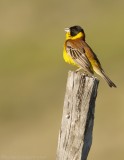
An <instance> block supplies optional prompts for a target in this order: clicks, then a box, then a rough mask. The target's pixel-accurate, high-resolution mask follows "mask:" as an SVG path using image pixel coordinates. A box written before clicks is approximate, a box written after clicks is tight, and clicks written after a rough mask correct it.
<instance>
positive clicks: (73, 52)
mask: <svg viewBox="0 0 124 160" xmlns="http://www.w3.org/2000/svg"><path fill="white" fill-rule="evenodd" d="M66 52H67V54H69V55H70V56H71V58H72V59H73V61H74V62H75V63H76V64H78V65H79V66H80V67H81V68H83V69H84V70H85V71H88V72H90V73H92V74H93V69H92V65H91V63H90V61H89V60H88V58H87V56H86V54H85V50H84V46H83V43H82V40H67V41H66Z"/></svg>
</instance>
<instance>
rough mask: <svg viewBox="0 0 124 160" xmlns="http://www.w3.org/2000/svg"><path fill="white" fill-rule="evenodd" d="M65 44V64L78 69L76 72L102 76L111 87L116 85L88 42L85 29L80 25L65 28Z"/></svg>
mask: <svg viewBox="0 0 124 160" xmlns="http://www.w3.org/2000/svg"><path fill="white" fill-rule="evenodd" d="M65 32H66V35H65V43H64V49H63V58H64V60H65V62H67V63H69V64H72V65H75V66H77V67H78V69H77V70H76V72H79V71H80V70H83V71H84V73H87V74H90V75H92V76H93V75H94V72H95V73H97V74H98V75H99V76H101V77H102V78H103V79H104V80H105V81H106V82H107V83H108V85H109V86H110V87H116V85H115V84H114V83H113V82H112V81H111V80H110V78H109V77H108V76H107V75H106V73H105V71H104V70H103V68H102V65H101V63H100V61H99V59H98V58H97V56H96V54H95V53H94V51H93V50H92V49H91V47H90V46H89V45H88V44H87V42H86V40H85V39H86V36H85V32H84V29H83V28H82V27H80V26H78V25H75V26H72V27H69V28H65Z"/></svg>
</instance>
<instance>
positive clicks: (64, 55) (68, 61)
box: [63, 45, 78, 67]
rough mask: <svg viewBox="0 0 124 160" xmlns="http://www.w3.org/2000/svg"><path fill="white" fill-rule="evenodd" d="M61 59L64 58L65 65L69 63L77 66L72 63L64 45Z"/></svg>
mask: <svg viewBox="0 0 124 160" xmlns="http://www.w3.org/2000/svg"><path fill="white" fill-rule="evenodd" d="M63 58H64V60H65V62H66V63H69V64H72V65H75V66H77V64H76V63H75V62H74V61H73V59H72V58H71V56H70V55H69V54H68V53H67V52H66V48H65V45H64V50H63ZM77 67H78V66H77Z"/></svg>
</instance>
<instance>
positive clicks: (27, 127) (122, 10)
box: [0, 0, 124, 160]
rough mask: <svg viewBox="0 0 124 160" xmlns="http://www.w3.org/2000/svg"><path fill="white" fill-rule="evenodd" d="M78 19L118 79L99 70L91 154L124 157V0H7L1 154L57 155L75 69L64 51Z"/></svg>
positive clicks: (102, 158)
mask: <svg viewBox="0 0 124 160" xmlns="http://www.w3.org/2000/svg"><path fill="white" fill-rule="evenodd" d="M77 24H78V25H81V26H82V27H83V28H84V30H85V32H86V40H87V42H88V44H89V45H90V46H91V47H92V48H93V50H94V51H95V53H97V55H98V57H99V59H100V60H101V61H102V65H103V68H104V69H105V71H106V72H107V74H108V75H109V77H110V78H111V79H112V80H113V81H114V82H115V83H116V84H117V86H118V88H117V89H114V88H112V89H111V88H109V87H108V85H107V84H106V82H105V81H104V80H102V79H101V78H100V77H99V79H100V84H99V90H98V97H97V101H96V114H95V126H94V134H93V145H92V148H91V151H90V154H89V158H88V160H93V159H95V160H123V159H124V93H123V89H124V88H123V86H124V85H123V84H124V72H123V68H124V63H123V59H124V1H123V0H118V1H117V0H109V1H107V0H104V1H100V0H99V1H98V0H94V1H91V0H88V1H87V0H77V1H72V0H68V1H66V0H63V1H57V0H52V1H50V0H41V1H40V0H22V1H19V0H11V1H9V0H0V160H2V158H6V159H7V160H10V159H12V158H15V157H16V158H15V159H19V158H20V159H22V160H24V159H25V158H26V157H27V158H29V159H30V160H36V159H38V160H41V159H43V160H54V159H55V156H56V148H57V139H58V133H59V128H60V124H61V116H62V110H63V100H64V94H65V86H66V79H67V73H68V70H74V69H75V68H73V67H72V66H70V65H68V64H66V63H65V62H64V61H63V58H62V50H63V43H64V40H65V33H64V28H65V27H69V26H72V25H77ZM33 158H34V159H33Z"/></svg>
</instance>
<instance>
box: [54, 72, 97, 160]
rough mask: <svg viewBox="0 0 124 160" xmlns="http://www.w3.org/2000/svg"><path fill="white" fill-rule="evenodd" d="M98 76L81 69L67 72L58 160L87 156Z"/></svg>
mask: <svg viewBox="0 0 124 160" xmlns="http://www.w3.org/2000/svg"><path fill="white" fill-rule="evenodd" d="M98 83H99V81H98V79H96V78H94V77H88V76H86V75H84V74H83V73H80V72H77V73H76V72H72V71H69V73H68V80H67V86H66V94H65V100H64V107H63V116H62V124H61V129H60V133H59V139H58V148H57V158H56V159H57V160H86V159H87V156H88V153H89V150H90V147H91V144H92V130H93V124H94V110H95V99H96V96H97V88H98Z"/></svg>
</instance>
